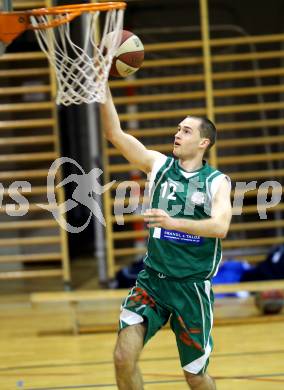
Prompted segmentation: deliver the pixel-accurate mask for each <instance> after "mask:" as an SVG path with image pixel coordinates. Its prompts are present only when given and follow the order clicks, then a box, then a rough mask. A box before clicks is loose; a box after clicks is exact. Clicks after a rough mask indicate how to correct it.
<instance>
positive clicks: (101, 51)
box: [30, 9, 124, 106]
mask: <svg viewBox="0 0 284 390" xmlns="http://www.w3.org/2000/svg"><path fill="white" fill-rule="evenodd" d="M99 15H100V11H92V12H85V13H84V26H85V35H84V37H83V43H82V46H81V47H79V46H78V45H77V44H75V43H74V42H73V40H72V38H71V34H70V23H69V22H67V23H66V22H64V23H63V24H61V21H62V20H66V18H67V17H68V14H67V13H64V12H63V11H62V13H61V14H58V15H31V16H30V22H31V24H32V26H33V29H34V30H35V34H36V37H37V41H38V43H39V46H40V48H41V49H42V51H44V52H45V54H46V55H47V57H48V59H49V62H50V63H51V65H52V66H53V67H54V68H55V74H56V79H57V96H56V103H57V104H63V105H65V106H69V105H70V104H81V103H93V102H99V103H104V102H105V99H106V82H107V79H108V76H109V71H110V67H111V64H112V59H113V57H114V55H115V53H116V51H117V48H118V46H119V43H120V36H121V31H122V28H123V15H124V10H123V9H111V10H109V11H107V12H106V17H105V24H104V29H103V32H102V34H101V39H100V40H99V36H98V26H97V23H98V20H99ZM50 18H52V19H53V22H52V23H53V25H54V24H58V25H57V26H56V27H53V28H50V27H48V26H49V25H50ZM109 33H112V34H111V36H112V39H111V40H110V39H107V36H108V34H109ZM106 40H107V49H106ZM98 42H100V43H99V44H98Z"/></svg>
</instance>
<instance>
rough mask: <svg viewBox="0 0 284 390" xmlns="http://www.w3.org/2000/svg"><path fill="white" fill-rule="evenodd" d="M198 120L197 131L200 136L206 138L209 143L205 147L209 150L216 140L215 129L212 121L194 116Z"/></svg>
mask: <svg viewBox="0 0 284 390" xmlns="http://www.w3.org/2000/svg"><path fill="white" fill-rule="evenodd" d="M195 118H197V119H199V120H200V126H199V131H200V135H201V137H202V138H208V139H209V140H210V144H209V146H208V148H207V150H209V149H210V148H211V147H212V146H213V145H214V144H215V142H216V138H217V130H216V127H215V125H214V123H213V122H212V121H211V120H210V119H208V118H201V117H195Z"/></svg>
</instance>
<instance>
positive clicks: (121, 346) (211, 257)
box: [102, 90, 232, 390]
mask: <svg viewBox="0 0 284 390" xmlns="http://www.w3.org/2000/svg"><path fill="white" fill-rule="evenodd" d="M102 115H103V121H104V128H105V136H106V138H107V139H108V140H109V141H110V142H111V143H112V144H113V145H114V146H115V147H116V148H117V149H118V150H119V151H120V152H121V153H122V154H123V155H124V157H126V159H127V160H128V161H129V162H130V163H131V164H134V165H136V166H137V168H139V169H141V170H142V171H144V172H145V173H147V174H149V175H150V183H151V186H152V187H151V188H152V190H151V205H150V207H151V208H150V209H149V210H147V212H146V213H145V214H144V217H145V221H146V222H147V224H148V227H149V241H148V252H147V254H146V256H145V259H144V262H145V270H143V271H141V272H140V274H139V275H138V279H137V282H136V285H135V286H134V287H133V288H132V289H131V290H130V292H129V295H128V296H127V297H126V299H125V300H124V302H123V304H122V310H121V315H120V331H119V335H118V339H117V344H116V347H115V351H114V363H115V370H116V381H117V385H118V388H119V389H120V390H141V389H143V380H142V377H141V373H140V371H139V368H138V365H137V362H138V359H139V356H140V353H141V351H142V348H143V346H144V345H145V343H146V342H147V341H148V340H149V339H150V338H151V337H152V336H154V334H155V333H156V332H157V331H158V330H159V329H160V328H161V327H162V326H163V325H165V324H166V322H167V321H168V320H169V319H170V324H171V328H172V330H173V332H174V333H175V336H176V343H177V347H178V351H179V355H180V362H181V366H182V368H183V371H184V374H185V378H186V381H187V383H188V385H189V387H190V388H191V389H193V390H207V389H208V390H209V389H216V387H215V383H214V380H213V379H212V378H211V377H210V376H209V375H208V374H207V373H206V368H207V365H208V362H209V355H210V352H211V350H212V338H211V330H212V323H213V316H212V311H213V294H212V290H211V278H212V277H213V276H214V275H215V274H216V272H217V269H218V265H219V263H220V261H221V256H222V255H221V243H220V241H221V240H220V239H222V238H224V237H225V236H226V234H227V232H228V229H229V225H230V220H231V214H232V213H231V203H230V190H231V185H230V179H229V178H228V177H227V176H226V175H224V174H223V173H221V172H220V171H218V170H216V169H214V168H212V167H210V166H209V165H208V164H207V163H206V162H205V161H204V159H203V157H204V153H205V152H206V151H207V150H208V149H209V148H210V147H211V146H213V145H214V143H215V138H216V129H215V126H214V125H213V123H212V122H210V121H209V120H208V119H201V118H198V117H192V116H190V115H189V116H188V117H186V118H185V119H183V120H182V121H181V122H180V123H179V124H178V126H177V130H176V134H175V138H174V144H173V155H174V158H173V157H166V156H165V155H163V154H161V153H158V152H156V151H153V150H148V149H146V148H145V146H144V145H143V144H142V143H140V142H139V141H138V140H137V139H136V138H134V137H133V136H131V135H129V134H126V133H125V132H123V131H122V130H121V127H120V121H119V118H118V115H117V112H116V109H115V106H114V103H113V100H112V97H111V93H110V91H109V90H108V94H107V101H106V103H105V104H104V105H102Z"/></svg>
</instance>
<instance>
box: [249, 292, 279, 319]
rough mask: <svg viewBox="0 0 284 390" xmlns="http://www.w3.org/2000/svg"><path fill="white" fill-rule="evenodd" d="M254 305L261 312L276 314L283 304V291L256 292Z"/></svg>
mask: <svg viewBox="0 0 284 390" xmlns="http://www.w3.org/2000/svg"><path fill="white" fill-rule="evenodd" d="M255 305H256V307H257V308H258V309H259V310H260V312H261V313H262V314H278V313H280V312H281V310H282V308H283V306H284V293H283V292H282V291H280V290H271V291H262V292H259V293H256V295H255Z"/></svg>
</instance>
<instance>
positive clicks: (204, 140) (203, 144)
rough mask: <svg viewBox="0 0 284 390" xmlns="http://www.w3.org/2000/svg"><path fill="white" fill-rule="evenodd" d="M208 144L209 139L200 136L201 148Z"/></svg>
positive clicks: (205, 147)
mask: <svg viewBox="0 0 284 390" xmlns="http://www.w3.org/2000/svg"><path fill="white" fill-rule="evenodd" d="M209 145H210V139H209V138H202V140H201V141H200V146H201V147H202V149H207V148H208V147H209Z"/></svg>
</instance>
